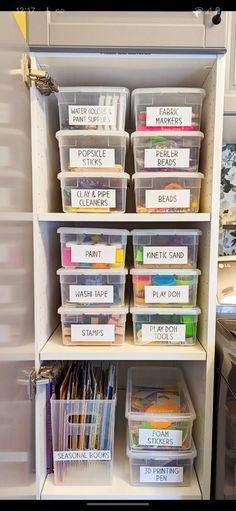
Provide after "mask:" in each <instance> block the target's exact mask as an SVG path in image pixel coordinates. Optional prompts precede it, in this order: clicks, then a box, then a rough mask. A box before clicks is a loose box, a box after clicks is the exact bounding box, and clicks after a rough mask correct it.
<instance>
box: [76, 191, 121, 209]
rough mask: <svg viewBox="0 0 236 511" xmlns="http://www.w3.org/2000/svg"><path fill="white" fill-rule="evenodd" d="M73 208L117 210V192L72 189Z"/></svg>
mask: <svg viewBox="0 0 236 511" xmlns="http://www.w3.org/2000/svg"><path fill="white" fill-rule="evenodd" d="M71 206H72V208H88V209H90V208H115V207H116V190H105V189H104V190H103V189H101V190H89V189H88V190H87V189H84V190H77V189H74V188H72V189H71Z"/></svg>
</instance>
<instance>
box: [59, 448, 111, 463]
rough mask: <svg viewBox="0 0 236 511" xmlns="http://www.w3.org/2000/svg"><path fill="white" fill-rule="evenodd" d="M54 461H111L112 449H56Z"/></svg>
mask: <svg viewBox="0 0 236 511" xmlns="http://www.w3.org/2000/svg"><path fill="white" fill-rule="evenodd" d="M53 459H54V461H83V460H88V461H95V460H97V461H111V451H96V450H94V451H90V450H87V451H79V450H78V451H54V452H53Z"/></svg>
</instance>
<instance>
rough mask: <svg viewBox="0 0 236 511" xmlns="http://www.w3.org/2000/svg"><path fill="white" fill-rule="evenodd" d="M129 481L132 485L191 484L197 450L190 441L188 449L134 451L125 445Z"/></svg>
mask: <svg viewBox="0 0 236 511" xmlns="http://www.w3.org/2000/svg"><path fill="white" fill-rule="evenodd" d="M127 456H128V458H129V466H130V483H131V484H132V485H133V486H191V482H192V473H193V463H194V459H195V458H196V456H197V451H196V448H195V445H194V442H193V441H192V446H191V449H189V450H188V451H182V452H179V451H171V453H169V454H167V452H166V451H158V452H153V451H152V453H150V452H149V451H142V452H134V451H131V450H130V449H129V446H127Z"/></svg>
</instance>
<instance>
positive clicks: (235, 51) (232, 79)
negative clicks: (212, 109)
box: [224, 11, 236, 141]
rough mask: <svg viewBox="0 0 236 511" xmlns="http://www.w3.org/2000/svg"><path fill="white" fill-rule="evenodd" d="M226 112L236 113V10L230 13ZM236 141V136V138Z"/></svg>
mask: <svg viewBox="0 0 236 511" xmlns="http://www.w3.org/2000/svg"><path fill="white" fill-rule="evenodd" d="M224 109H225V112H231V113H236V12H235V11H231V12H230V13H229V20H228V29H227V56H226V82H225V108H224ZM235 141H236V138H235Z"/></svg>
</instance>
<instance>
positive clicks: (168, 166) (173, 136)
mask: <svg viewBox="0 0 236 511" xmlns="http://www.w3.org/2000/svg"><path fill="white" fill-rule="evenodd" d="M203 137H204V135H203V133H201V132H200V131H185V132H179V131H165V133H162V134H161V135H160V134H156V135H155V134H153V132H152V131H149V132H148V131H145V132H142V131H141V132H140V131H135V133H132V135H131V141H132V146H133V154H134V168H135V172H147V171H154V170H155V171H159V172H161V171H163V170H166V171H172V172H173V171H181V170H182V171H186V172H187V171H188V172H197V171H198V165H199V155H200V146H201V141H202V139H203Z"/></svg>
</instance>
